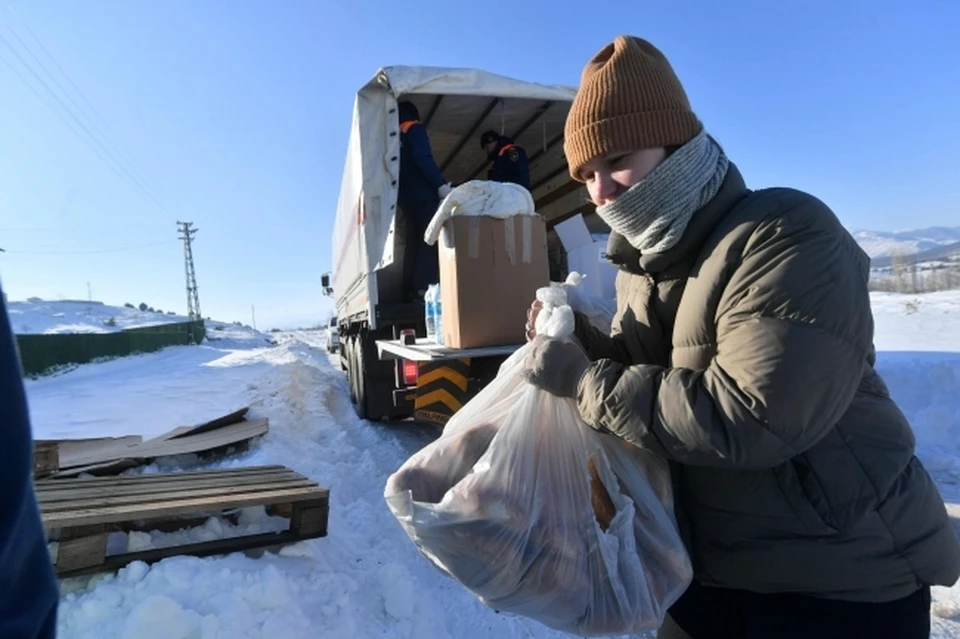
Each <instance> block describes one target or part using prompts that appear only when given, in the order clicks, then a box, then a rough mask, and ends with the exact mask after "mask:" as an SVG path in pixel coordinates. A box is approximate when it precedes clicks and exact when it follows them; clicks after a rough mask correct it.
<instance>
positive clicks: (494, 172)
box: [480, 131, 530, 189]
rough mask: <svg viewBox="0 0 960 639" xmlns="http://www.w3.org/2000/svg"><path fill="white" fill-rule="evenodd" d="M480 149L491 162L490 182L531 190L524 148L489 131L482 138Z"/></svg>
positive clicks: (488, 175) (488, 174) (488, 176)
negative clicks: (505, 183)
mask: <svg viewBox="0 0 960 639" xmlns="http://www.w3.org/2000/svg"><path fill="white" fill-rule="evenodd" d="M480 148H481V149H483V152H484V153H486V154H487V158H489V160H490V169H489V170H488V171H487V179H488V180H493V181H494V182H513V183H514V184H519V185H520V186H522V187H523V188H525V189H529V188H530V165H529V163H528V162H527V152H526V151H524V150H523V147H521V146H518V145H517V144H516V143H515V142H514V141H513V140H512V139H510V138H509V137H507V136H505V135H500V134H499V133H497V132H496V131H487V132H485V133H484V134H483V135H481V136H480Z"/></svg>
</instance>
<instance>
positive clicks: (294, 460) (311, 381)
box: [13, 292, 960, 639]
mask: <svg viewBox="0 0 960 639" xmlns="http://www.w3.org/2000/svg"><path fill="white" fill-rule="evenodd" d="M873 299H874V312H875V316H876V327H877V348H878V350H879V351H880V353H879V362H878V368H879V369H880V371H881V373H882V374H883V376H884V377H885V379H886V380H887V382H888V384H889V386H890V389H891V391H892V393H893V394H894V396H895V398H896V399H897V400H898V401H899V402H900V404H901V406H902V408H903V409H904V411H905V412H906V414H907V416H908V417H909V418H910V420H911V422H912V423H913V426H914V429H915V431H916V434H917V440H918V446H917V450H918V454H919V456H920V457H921V459H922V460H923V462H924V463H925V464H926V465H927V468H928V469H929V470H930V471H931V473H932V474H933V475H934V477H935V479H936V480H937V483H938V485H939V486H940V488H941V491H942V492H943V495H944V498H945V499H946V501H947V502H948V503H949V508H950V510H951V513H952V514H953V515H954V516H955V517H960V292H952V293H937V294H930V295H910V296H903V295H895V294H875V296H874V298H873ZM35 306H36V305H35ZM13 308H16V306H13ZM127 310H129V309H127ZM41 315H42V313H39V312H35V313H32V314H30V315H29V317H30V318H31V319H30V320H29V322H28V323H29V324H32V325H36V326H37V327H42V326H48V328H43V329H39V328H32V327H31V332H43V331H45V330H49V327H54V326H56V325H57V322H60V323H61V324H66V323H67V322H69V321H73V320H71V319H68V318H67V317H66V316H64V317H63V318H50V319H49V325H47V324H43V323H42V322H41V321H40V319H41ZM21 318H22V316H21ZM17 321H18V320H17V319H16V317H15V318H14V322H15V323H16V322H17ZM117 321H118V322H119V321H120V319H119V318H118V320H117ZM133 321H139V320H133ZM80 323H82V322H80ZM208 326H209V325H208ZM222 326H223V325H222ZM226 327H229V325H226ZM226 327H224V328H221V330H220V331H210V332H209V334H210V335H211V337H218V338H220V339H218V340H215V341H210V342H207V343H204V344H203V345H202V346H194V347H187V346H183V347H172V348H168V349H165V350H163V351H161V352H158V353H152V354H148V355H140V356H135V357H130V358H125V359H120V360H114V361H109V362H104V363H98V364H90V365H85V366H81V367H78V368H77V369H76V370H73V371H72V372H69V373H66V374H64V375H60V376H57V377H51V378H44V379H39V380H32V381H28V382H27V383H26V384H27V393H28V397H29V400H30V409H31V415H32V417H33V427H34V435H35V437H38V438H53V437H94V436H106V435H128V434H142V435H143V436H144V437H148V436H152V435H157V434H159V433H161V432H163V431H166V430H169V429H170V428H172V427H174V426H179V425H185V424H194V423H197V422H200V421H202V420H203V419H205V418H208V417H212V416H215V415H219V414H223V413H226V412H228V411H230V410H233V409H235V408H238V407H240V406H243V405H247V404H252V405H253V406H254V408H253V409H252V411H251V417H261V416H262V417H268V418H269V419H270V432H269V433H268V434H267V435H266V436H265V437H264V439H263V440H262V441H261V442H259V443H256V444H254V445H253V446H252V447H251V448H250V450H249V451H247V452H245V453H242V454H240V455H237V456H234V457H231V458H227V459H224V460H220V461H219V462H216V463H214V464H208V465H207V466H203V467H233V466H246V465H254V464H284V465H286V466H289V467H290V468H292V469H294V470H296V471H297V472H300V473H302V474H305V475H307V476H309V477H311V478H312V479H314V480H316V481H317V482H319V483H320V484H321V485H324V486H327V487H329V488H330V523H329V536H327V537H325V538H322V539H317V540H312V541H308V542H301V543H299V544H297V545H294V546H290V547H287V548H286V549H285V550H284V551H282V552H281V553H280V554H269V553H268V554H266V555H264V556H263V557H261V558H259V559H254V558H249V557H246V556H244V555H240V554H236V555H230V556H226V557H219V558H207V559H196V558H190V557H174V558H170V559H166V560H164V561H162V562H160V563H158V564H154V565H153V566H146V565H144V564H133V565H130V566H128V567H127V568H124V569H122V570H120V571H119V572H118V573H114V574H110V575H100V576H96V577H93V578H78V579H73V580H69V581H65V582H62V590H63V595H62V601H61V608H60V622H59V636H61V637H64V638H65V639H88V638H89V639H93V638H97V639H111V638H122V639H154V638H156V639H160V638H163V639H217V638H226V637H229V638H231V639H242V638H248V637H249V638H253V637H256V638H261V637H269V638H270V639H277V638H279V637H284V638H289V639H299V638H303V639H315V638H317V637H325V638H326V637H330V638H337V639H339V638H343V639H354V638H366V637H381V638H386V639H396V638H406V637H409V638H416V639H433V638H436V639H480V638H484V639H486V638H488V637H497V638H501V639H514V638H516V639H519V638H537V639H540V638H543V639H545V638H548V637H564V636H568V635H562V634H560V633H557V632H555V631H551V630H549V629H547V628H545V627H543V626H541V625H539V624H537V623H536V622H534V621H531V620H527V619H521V618H512V617H509V616H506V615H502V614H497V613H495V612H494V611H492V610H489V609H487V608H486V607H484V606H483V605H482V604H480V603H479V602H477V601H476V600H475V599H474V598H473V597H472V596H471V595H470V594H469V593H468V592H466V591H465V590H464V589H463V588H462V587H460V586H459V585H458V584H457V583H455V582H454V581H452V580H451V579H449V578H446V577H444V576H443V575H442V574H441V573H440V572H439V571H438V570H437V569H435V568H434V567H433V566H432V565H430V564H429V563H428V562H427V561H426V560H425V559H424V558H423V557H422V556H421V555H420V554H419V552H418V551H417V550H416V548H415V547H414V545H413V544H412V543H411V542H410V541H409V539H408V538H407V537H406V535H405V534H404V532H403V531H402V529H401V528H400V526H399V525H398V524H397V522H396V520H395V519H394V518H393V516H392V515H391V514H390V512H389V510H388V509H387V506H386V504H385V503H384V500H383V488H384V484H385V482H386V479H387V476H388V475H389V474H391V473H392V472H393V471H394V470H396V469H397V468H398V467H399V466H400V465H401V464H402V463H403V461H404V460H406V459H407V457H409V456H410V455H411V454H412V453H414V452H415V451H416V450H418V449H419V448H421V447H422V446H424V445H425V444H426V443H428V442H429V441H430V439H431V437H432V436H433V434H434V431H432V430H431V429H429V428H426V427H417V426H414V425H410V424H395V425H377V424H369V423H367V422H364V421H361V420H359V419H357V418H356V417H355V415H354V412H353V408H352V406H351V405H350V401H349V398H348V392H347V391H348V389H347V384H346V381H345V379H344V376H343V374H342V372H341V371H340V370H339V368H338V367H336V366H334V365H332V364H331V360H330V359H329V357H328V356H327V354H326V353H325V351H324V349H323V343H322V334H321V333H319V332H317V333H313V332H295V333H284V334H279V335H278V336H277V343H276V344H271V343H269V341H268V340H267V338H266V337H265V336H263V335H261V334H258V333H255V332H253V331H250V330H247V329H242V328H240V327H230V328H226ZM15 328H16V330H18V331H19V330H20V327H15ZM160 467H162V468H163V469H165V470H167V469H169V468H170V467H183V468H191V469H192V468H196V467H198V466H197V464H196V460H191V459H177V460H163V462H162V463H161V466H160ZM157 469H158V467H157V466H154V467H152V468H147V469H144V470H145V472H151V471H156V470H157ZM269 523H270V522H266V521H262V520H258V518H257V517H256V513H253V514H252V515H251V517H250V518H249V520H248V521H246V522H243V521H242V522H241V525H251V526H268V525H269ZM225 525H227V524H224V525H222V524H221V522H218V521H211V522H208V526H207V528H208V529H209V530H208V533H209V534H218V533H219V532H220V530H221V528H223V527H224V526H225ZM121 541H122V540H121ZM161 541H163V540H162V539H157V538H155V539H153V540H152V542H153V543H159V542H161ZM141 542H144V540H142V539H141V540H139V541H138V540H136V539H130V540H129V541H128V543H130V544H135V543H141ZM933 597H934V608H933V615H932V619H933V634H932V636H933V637H936V638H942V637H960V585H958V586H955V587H954V588H935V589H934V594H933Z"/></svg>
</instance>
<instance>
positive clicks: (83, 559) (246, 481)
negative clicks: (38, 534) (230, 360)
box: [35, 466, 329, 577]
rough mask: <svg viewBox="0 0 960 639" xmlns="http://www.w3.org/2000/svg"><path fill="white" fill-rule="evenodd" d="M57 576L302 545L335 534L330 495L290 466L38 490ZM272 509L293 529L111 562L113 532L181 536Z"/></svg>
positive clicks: (45, 483) (65, 483) (66, 483)
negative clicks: (239, 512) (214, 520)
mask: <svg viewBox="0 0 960 639" xmlns="http://www.w3.org/2000/svg"><path fill="white" fill-rule="evenodd" d="M35 486H36V493H37V500H38V501H39V504H40V512H41V515H42V519H43V524H44V528H45V529H46V530H47V535H48V538H50V539H51V540H53V539H56V540H57V541H58V548H57V553H56V559H55V565H56V570H57V574H58V575H60V576H61V577H70V576H75V575H80V574H86V573H91V572H105V571H111V570H115V569H117V568H120V567H122V566H124V565H126V564H128V563H130V562H131V561H144V562H147V563H150V562H154V561H159V560H160V559H163V558H164V557H169V556H172V555H194V556H197V557H204V556H210V555H219V554H224V553H230V552H238V551H245V550H252V549H255V548H265V547H268V546H279V545H285V544H290V543H294V542H297V541H301V540H304V539H311V538H315V537H324V536H326V534H327V518H328V512H329V490H328V489H326V488H322V487H321V486H319V485H318V484H317V483H316V482H314V481H312V480H310V479H307V478H306V477H304V476H302V475H299V474H297V473H295V472H294V471H292V470H290V469H289V468H286V467H284V466H254V467H249V468H239V469H233V470H208V471H198V472H177V473H158V474H151V475H137V476H131V477H93V478H87V479H46V480H38V481H36V482H35ZM250 506H267V507H268V509H269V510H270V511H272V512H271V514H275V515H281V516H286V517H288V518H289V519H290V526H289V528H288V529H287V530H284V531H281V532H269V533H262V534H256V535H248V536H243V537H234V538H231V539H218V540H215V541H209V542H202V543H194V544H188V545H181V546H173V547H170V548H158V549H151V550H146V551H141V552H127V553H123V554H118V555H107V537H108V535H109V534H110V533H111V532H117V531H123V532H129V531H133V530H167V531H171V530H178V529H182V528H187V527H191V525H198V524H202V523H203V522H204V521H206V518H207V517H209V516H211V515H223V514H227V513H229V512H230V511H235V510H236V509H238V508H246V507H250Z"/></svg>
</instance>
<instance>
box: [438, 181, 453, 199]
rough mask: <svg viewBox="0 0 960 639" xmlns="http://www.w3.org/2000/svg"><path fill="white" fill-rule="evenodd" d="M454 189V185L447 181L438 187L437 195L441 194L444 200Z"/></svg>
mask: <svg viewBox="0 0 960 639" xmlns="http://www.w3.org/2000/svg"><path fill="white" fill-rule="evenodd" d="M452 190H453V187H452V186H450V183H449V182H447V183H446V184H443V185H441V186H440V188H438V189H437V195H439V196H440V199H441V200H442V199H444V198H446V197H447V196H448V195H450V191H452Z"/></svg>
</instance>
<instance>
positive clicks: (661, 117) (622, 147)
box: [563, 110, 703, 182]
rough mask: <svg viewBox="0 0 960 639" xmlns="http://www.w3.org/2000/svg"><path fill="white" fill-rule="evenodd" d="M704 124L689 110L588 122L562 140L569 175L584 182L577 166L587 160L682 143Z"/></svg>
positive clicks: (579, 166)
mask: <svg viewBox="0 0 960 639" xmlns="http://www.w3.org/2000/svg"><path fill="white" fill-rule="evenodd" d="M702 128H703V125H702V124H701V123H700V120H699V119H698V118H697V116H696V115H695V114H694V113H692V112H690V111H678V110H665V111H652V112H650V111H647V112H642V113H626V114H623V115H617V116H614V117H612V118H606V119H603V120H598V121H596V122H591V123H590V124H588V125H587V126H585V127H581V128H579V129H577V130H576V131H575V132H574V133H573V134H572V135H567V136H566V138H565V139H564V142H563V149H564V153H565V155H566V156H567V165H568V167H569V169H570V176H571V177H572V178H573V179H574V180H577V181H578V182H583V179H582V178H581V177H580V169H582V168H583V165H584V164H586V163H587V162H589V161H590V160H592V159H594V158H597V157H603V156H609V155H613V154H616V153H631V152H633V151H640V150H642V149H654V148H657V147H668V146H681V145H684V144H686V143H687V142H689V141H690V140H692V139H693V137H694V136H695V135H697V134H698V133H699V132H700V130H701V129H702Z"/></svg>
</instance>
